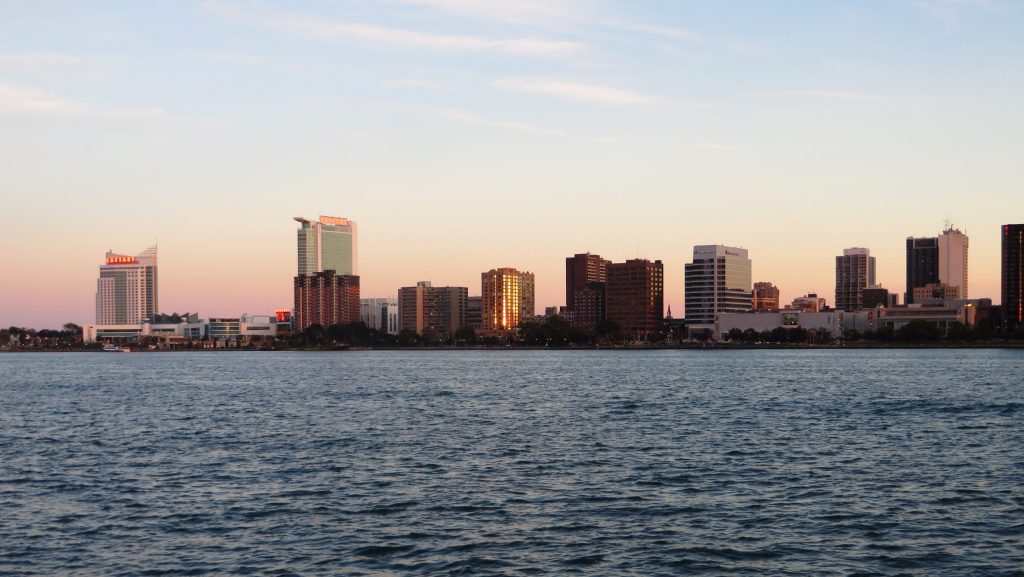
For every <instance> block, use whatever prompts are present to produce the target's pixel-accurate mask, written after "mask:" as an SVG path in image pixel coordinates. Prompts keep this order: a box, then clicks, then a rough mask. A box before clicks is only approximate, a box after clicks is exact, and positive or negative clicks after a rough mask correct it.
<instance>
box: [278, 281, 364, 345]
mask: <svg viewBox="0 0 1024 577" xmlns="http://www.w3.org/2000/svg"><path fill="white" fill-rule="evenodd" d="M294 289H295V290H294V292H295V309H294V310H295V316H294V319H293V327H294V329H295V330H296V331H304V330H306V329H307V328H309V327H310V326H312V325H315V324H318V325H321V326H322V327H324V328H327V327H329V326H331V325H338V324H347V323H354V322H358V321H359V320H360V319H359V277H357V276H353V275H338V274H335V273H334V271H333V270H330V269H328V270H326V271H323V272H317V273H313V274H305V275H299V276H297V277H295V280H294Z"/></svg>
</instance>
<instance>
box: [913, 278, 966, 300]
mask: <svg viewBox="0 0 1024 577" xmlns="http://www.w3.org/2000/svg"><path fill="white" fill-rule="evenodd" d="M961 298H963V296H962V295H961V294H960V287H955V286H949V285H947V284H946V283H929V284H926V285H924V286H919V287H914V302H915V303H920V302H924V301H927V300H935V299H938V300H957V299H961Z"/></svg>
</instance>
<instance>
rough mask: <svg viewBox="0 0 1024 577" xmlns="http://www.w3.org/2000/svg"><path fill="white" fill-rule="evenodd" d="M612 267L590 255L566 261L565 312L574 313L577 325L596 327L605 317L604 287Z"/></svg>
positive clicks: (573, 316) (596, 256)
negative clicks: (594, 325) (609, 268)
mask: <svg viewBox="0 0 1024 577" xmlns="http://www.w3.org/2000/svg"><path fill="white" fill-rule="evenodd" d="M608 264H609V263H608V261H607V260H605V259H603V258H601V256H600V255H596V254H590V253H589V252H588V253H581V254H576V255H573V256H571V257H567V258H566V259H565V310H566V311H567V312H571V313H573V314H572V315H571V316H572V318H573V322H574V323H575V324H578V325H593V324H595V323H597V322H598V321H600V320H601V319H602V318H603V316H600V315H602V314H603V312H604V302H603V300H604V289H603V286H600V285H603V284H604V282H605V280H606V278H607V268H608ZM599 301H600V302H599ZM577 309H579V312H578V314H577Z"/></svg>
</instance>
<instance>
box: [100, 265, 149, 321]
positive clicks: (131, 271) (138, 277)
mask: <svg viewBox="0 0 1024 577" xmlns="http://www.w3.org/2000/svg"><path fill="white" fill-rule="evenodd" d="M157 280H158V279H157V262H156V247H155V246H152V247H150V248H148V249H146V250H145V251H143V252H142V253H140V254H138V255H135V256H128V255H123V254H117V253H115V252H113V251H107V257H106V259H105V260H104V263H103V264H102V265H100V276H99V278H98V279H97V281H96V324H98V325H135V324H138V323H141V322H143V321H144V320H147V319H152V318H153V317H154V316H155V315H156V313H157V311H158V310H159V298H158V296H159V288H158V287H159V284H158V282H157Z"/></svg>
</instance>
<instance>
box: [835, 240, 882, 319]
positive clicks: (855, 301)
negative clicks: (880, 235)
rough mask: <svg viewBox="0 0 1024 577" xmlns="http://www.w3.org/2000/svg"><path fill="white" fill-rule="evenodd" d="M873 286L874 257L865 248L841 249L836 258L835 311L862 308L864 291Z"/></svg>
mask: <svg viewBox="0 0 1024 577" xmlns="http://www.w3.org/2000/svg"><path fill="white" fill-rule="evenodd" d="M874 284H875V257H873V256H871V251H869V250H868V249H866V248H859V247H854V248H847V249H843V254H842V255H840V256H837V257H836V309H839V310H843V311H857V310H860V309H862V308H864V289H866V288H867V287H869V286H873V285H874Z"/></svg>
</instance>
